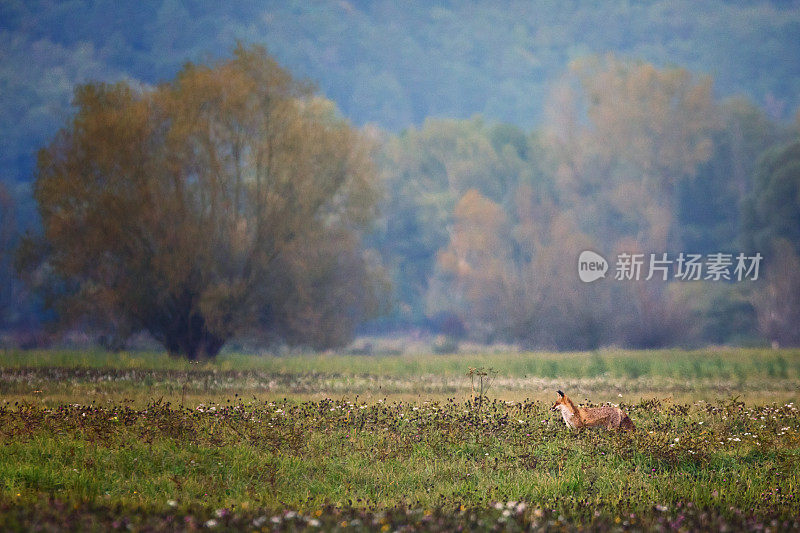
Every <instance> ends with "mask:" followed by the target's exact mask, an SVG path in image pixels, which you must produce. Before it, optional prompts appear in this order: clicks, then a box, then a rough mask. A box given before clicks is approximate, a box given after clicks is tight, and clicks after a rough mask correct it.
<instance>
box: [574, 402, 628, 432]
mask: <svg viewBox="0 0 800 533" xmlns="http://www.w3.org/2000/svg"><path fill="white" fill-rule="evenodd" d="M581 418H582V419H583V423H584V424H585V425H587V426H606V427H609V428H623V429H635V426H634V425H633V421H632V420H631V419H630V418H629V417H628V415H627V414H625V411H623V410H622V409H620V408H619V407H613V406H610V405H607V406H603V407H588V408H584V409H582V412H581Z"/></svg>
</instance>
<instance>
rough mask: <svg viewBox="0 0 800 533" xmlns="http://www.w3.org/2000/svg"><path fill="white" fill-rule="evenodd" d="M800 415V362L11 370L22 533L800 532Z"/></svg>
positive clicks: (1, 423) (33, 359) (0, 414)
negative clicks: (601, 412) (577, 420)
mask: <svg viewBox="0 0 800 533" xmlns="http://www.w3.org/2000/svg"><path fill="white" fill-rule="evenodd" d="M556 389H563V390H564V391H565V392H567V393H568V394H570V395H571V396H572V397H573V399H575V400H576V401H579V402H581V403H585V404H591V405H598V404H601V403H604V402H613V403H619V404H620V406H621V407H623V408H625V409H626V411H627V412H628V413H629V414H630V416H631V418H632V419H633V421H634V422H635V424H636V425H637V430H636V431H635V432H631V433H617V432H607V431H603V430H584V431H571V430H568V429H567V428H566V427H565V425H564V423H563V421H561V419H560V416H558V415H557V414H556V413H553V412H552V411H550V410H549V408H550V405H551V403H552V401H553V399H554V398H555V390H556ZM481 391H482V392H483V395H482V396H481ZM798 404H800V351H799V350H755V349H753V350H745V349H714V350H702V351H678V350H663V351H647V352H644V351H640V352H632V351H617V350H603V351H599V352H592V353H566V354H563V353H561V354H559V353H484V354H480V353H478V354H453V355H385V356H360V355H336V354H322V355H308V356H301V355H295V356H286V357H257V356H250V355H238V354H232V355H224V356H220V357H219V358H218V359H217V360H216V361H213V362H201V363H198V364H193V363H188V362H186V361H183V360H179V359H171V358H169V357H167V356H165V355H163V354H156V353H154V354H139V353H136V354H133V353H130V354H108V353H104V352H97V353H89V352H68V351H42V352H15V351H7V352H2V353H0V440H2V454H0V480H2V481H0V530H36V529H39V530H63V529H72V530H113V529H132V530H140V531H141V530H162V529H170V530H195V529H212V530H225V529H230V530H290V531H295V530H301V531H303V530H308V531H315V530H347V531H355V530H376V531H395V530H403V529H406V530H440V531H451V530H455V529H459V528H463V529H471V530H507V531H517V530H528V529H535V530H538V529H542V530H560V529H567V530H572V529H583V528H586V529H595V530H614V529H617V530H625V529H635V530H641V529H681V530H721V529H724V528H728V529H730V530H755V529H759V528H769V529H770V530H792V529H797V528H800V514H799V513H798V508H800V502H799V501H798V500H799V499H800V414H798Z"/></svg>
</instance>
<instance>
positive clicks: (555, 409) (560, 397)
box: [550, 391, 567, 411]
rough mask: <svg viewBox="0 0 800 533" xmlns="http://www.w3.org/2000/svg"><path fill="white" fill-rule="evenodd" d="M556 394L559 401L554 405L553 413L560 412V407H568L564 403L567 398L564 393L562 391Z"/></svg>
mask: <svg viewBox="0 0 800 533" xmlns="http://www.w3.org/2000/svg"><path fill="white" fill-rule="evenodd" d="M556 392H557V393H558V399H557V400H556V403H554V404H553V407H551V408H550V410H551V411H558V409H559V407H558V406H559V405H566V403H567V402H565V401H564V398H566V396H565V395H564V393H563V392H561V391H556Z"/></svg>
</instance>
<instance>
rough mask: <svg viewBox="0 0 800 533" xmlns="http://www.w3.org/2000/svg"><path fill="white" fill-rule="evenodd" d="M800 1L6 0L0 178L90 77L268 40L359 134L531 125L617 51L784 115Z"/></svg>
mask: <svg viewBox="0 0 800 533" xmlns="http://www.w3.org/2000/svg"><path fill="white" fill-rule="evenodd" d="M797 35H800V5H799V4H798V3H797V2H763V1H751V2H723V1H710V2H703V3H698V2H693V1H679V2H675V1H671V0H670V1H654V2H627V1H620V2H610V3H607V4H606V5H604V6H603V8H602V9H598V8H597V7H596V6H594V5H591V6H590V5H589V4H587V3H581V2H564V1H540V2H534V3H531V2H527V1H512V2H503V3H502V4H498V3H496V2H488V1H485V0H478V1H475V2H436V3H434V2H428V1H424V0H422V1H409V2H402V3H397V2H394V1H390V0H378V1H355V0H354V1H351V2H347V1H340V2H305V1H297V2H284V1H277V2H274V1H262V2H250V3H247V5H246V6H236V7H232V6H231V5H230V4H227V3H216V2H199V1H188V2H180V1H177V0H143V1H141V2H125V3H122V2H113V1H98V2H89V1H85V0H74V1H54V0H31V1H23V0H16V1H14V0H9V1H5V2H3V3H2V4H1V5H0V87H2V89H1V91H2V100H0V116H2V123H0V131H2V138H3V145H2V149H0V175H2V179H3V181H5V182H7V183H8V182H12V183H13V182H18V181H28V180H29V178H30V171H31V169H32V164H33V161H34V156H33V154H34V152H35V150H36V149H37V148H38V147H39V146H41V145H42V144H43V142H44V141H45V140H46V139H47V138H48V137H50V136H51V135H52V134H53V133H54V132H55V130H56V129H57V128H58V127H59V126H60V125H61V124H62V122H63V120H64V119H65V117H66V116H67V115H68V112H69V111H68V103H69V101H70V98H71V94H72V88H73V87H74V85H75V84H76V83H79V82H83V81H85V80H87V79H105V80H110V79H119V78H131V79H134V80H140V81H141V82H143V83H148V84H152V83H156V82H158V81H159V80H162V79H168V78H169V77H171V76H173V75H174V74H175V72H177V70H178V69H179V68H180V66H181V65H182V64H183V63H184V62H185V61H187V60H203V59H204V58H207V57H208V56H209V55H212V56H216V55H221V54H225V53H227V52H229V51H230V49H231V48H232V46H233V44H234V43H235V41H236V40H242V41H244V42H256V43H264V44H266V45H267V46H268V48H269V50H270V51H271V52H272V53H273V54H274V55H275V56H276V57H277V58H278V59H279V60H280V61H281V62H282V63H283V64H285V65H286V66H288V67H289V68H290V69H292V70H293V71H294V72H295V73H296V74H299V75H302V76H306V77H308V78H309V79H311V80H313V81H315V82H316V83H318V84H319V86H320V88H321V89H322V91H323V92H324V93H325V94H326V95H327V96H328V97H329V98H331V99H333V100H334V101H335V102H337V104H338V105H339V107H340V108H341V109H342V111H343V112H344V114H345V115H346V116H348V117H349V118H351V119H352V120H353V121H354V122H356V123H358V124H363V123H367V122H374V123H377V124H378V125H379V126H381V127H382V128H385V129H389V130H393V131H399V130H401V129H402V128H404V127H406V126H409V125H412V124H420V123H421V122H422V121H423V120H424V119H425V118H426V117H429V116H447V117H460V118H465V117H469V116H472V115H474V114H477V113H480V114H482V115H484V116H485V117H486V118H488V119H494V120H499V121H503V122H511V123H514V124H516V125H518V126H521V127H524V128H529V127H532V126H534V125H536V124H537V123H538V122H539V120H540V117H541V110H542V104H543V100H544V99H545V96H546V94H547V92H548V87H549V85H550V84H551V83H552V81H553V80H554V79H555V78H557V77H558V76H559V75H560V74H561V73H562V72H563V70H564V68H565V66H566V65H567V64H568V62H569V61H570V60H572V59H574V58H577V57H581V56H584V55H587V54H592V53H603V52H606V51H614V52H616V53H617V54H618V55H622V56H627V57H635V58H640V59H643V60H646V61H650V62H653V63H655V64H656V65H680V66H683V67H686V68H688V69H690V70H692V71H695V72H706V73H709V74H711V75H712V76H713V77H714V80H715V83H716V85H715V87H716V90H717V92H718V94H720V95H729V94H734V93H745V94H747V95H748V96H749V97H750V98H751V99H753V100H754V101H755V102H756V103H758V104H759V105H761V106H763V107H765V108H766V109H767V111H768V112H769V113H770V114H772V115H773V116H775V117H776V118H777V117H788V116H791V115H793V114H794V112H795V110H796V109H797V106H798V98H800V96H798V95H800V47H798V46H797Z"/></svg>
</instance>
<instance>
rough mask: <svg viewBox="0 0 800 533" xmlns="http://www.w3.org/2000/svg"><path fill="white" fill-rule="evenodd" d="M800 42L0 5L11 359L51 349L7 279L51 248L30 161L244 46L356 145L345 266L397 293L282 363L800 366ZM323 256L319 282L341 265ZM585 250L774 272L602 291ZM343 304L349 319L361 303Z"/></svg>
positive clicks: (705, 28)
mask: <svg viewBox="0 0 800 533" xmlns="http://www.w3.org/2000/svg"><path fill="white" fill-rule="evenodd" d="M797 35H800V3H798V2H777V1H772V2H770V1H755V0H753V1H748V2H725V1H722V0H717V1H711V2H704V3H701V4H699V3H697V2H691V1H677V2H675V1H667V0H662V1H651V2H636V3H632V2H624V1H620V2H610V3H608V4H607V5H604V6H603V8H602V9H600V8H598V7H596V6H595V5H593V4H590V3H578V2H549V1H542V2H534V3H531V2H522V1H519V2H517V1H513V2H506V3H503V4H502V5H498V4H497V3H493V2H488V1H482V0H480V1H476V2H433V3H432V2H424V1H411V2H404V3H396V2H391V1H388V0H386V1H382V0H379V1H364V2H361V1H355V0H351V1H349V2H348V1H341V2H301V1H298V2H252V3H248V4H247V6H238V7H231V6H229V5H226V4H224V3H221V4H220V3H212V4H208V3H205V2H181V1H177V0H152V1H142V2H136V3H125V4H122V3H118V2H106V1H100V2H89V1H84V0H75V1H64V2H57V1H45V0H41V1H21V0H19V1H14V0H10V1H6V2H3V3H2V4H0V87H2V93H1V94H2V99H0V117H2V119H0V120H2V123H0V130H2V139H3V141H2V149H0V177H1V178H2V181H1V182H0V221H2V231H0V282H1V283H2V285H1V287H0V288H1V289H2V290H1V291H0V330H3V331H6V332H7V334H6V335H5V337H4V340H3V343H5V344H21V345H31V346H33V345H37V344H41V343H44V342H47V341H48V339H49V335H48V334H46V333H44V332H43V330H42V324H43V323H48V322H51V321H52V320H53V319H54V318H56V316H55V313H56V311H55V310H54V308H50V307H48V306H46V305H44V304H45V303H46V301H45V300H46V299H47V296H46V295H44V294H42V292H41V291H40V290H35V288H36V287H37V286H39V287H40V286H41V285H42V283H41V281H42V280H41V279H38V280H31V279H28V280H27V283H23V282H22V281H21V280H19V279H18V276H17V275H16V273H15V268H14V262H15V257H16V258H17V263H19V262H20V260H19V256H20V254H17V252H16V250H18V248H19V243H20V239H21V236H22V235H23V233H24V232H26V231H28V232H31V234H38V233H40V232H41V231H42V229H41V224H42V222H41V219H40V217H39V214H38V210H37V205H36V201H35V200H34V195H33V185H32V184H33V182H34V176H35V175H36V174H37V171H36V153H37V151H38V150H39V149H41V148H42V147H44V146H46V145H47V144H48V143H50V142H51V141H52V139H53V138H54V137H55V135H56V133H57V131H58V130H59V128H62V127H64V125H65V124H67V123H68V122H69V121H70V120H71V118H72V117H73V116H74V114H75V112H76V107H74V105H73V104H74V102H75V101H74V100H73V98H74V95H75V92H74V91H75V88H76V87H77V86H79V85H80V84H83V83H86V82H90V81H98V82H118V81H124V82H125V84H126V85H127V86H129V87H131V88H132V90H136V91H142V92H147V91H150V90H153V89H154V88H155V87H157V86H158V84H159V83H161V82H164V81H166V80H171V79H173V78H174V77H175V76H176V74H178V72H179V71H180V70H181V69H182V68H183V67H184V65H185V64H186V63H187V61H192V62H196V63H205V64H208V63H211V62H214V61H216V60H217V59H218V58H221V57H229V56H230V53H231V50H233V48H234V47H235V46H236V43H237V42H242V43H255V44H264V45H265V46H266V47H267V50H268V52H269V53H270V54H271V55H272V56H273V57H274V58H275V59H276V60H277V61H278V62H279V63H280V64H281V65H283V66H284V67H286V68H287V69H288V70H289V71H291V73H292V74H293V75H294V76H297V77H300V78H307V79H309V80H312V81H313V82H314V83H315V84H317V85H318V87H319V92H320V93H321V94H322V95H324V97H325V98H327V99H329V100H330V101H331V102H333V103H335V105H336V107H337V108H338V111H336V112H335V113H336V114H337V116H341V117H343V118H344V119H346V120H348V121H350V122H351V123H352V124H354V125H355V126H356V127H359V128H361V129H362V130H363V134H364V135H365V137H367V138H369V139H370V141H371V142H372V143H373V144H374V148H373V159H374V161H375V164H376V169H377V178H378V180H379V182H380V185H381V187H382V190H383V193H382V197H381V199H380V200H379V201H378V202H377V206H376V207H377V209H376V214H375V217H374V219H373V220H372V222H371V224H370V226H369V227H368V228H366V229H363V230H359V232H360V233H359V235H360V236H359V237H358V239H355V240H352V239H351V240H348V241H347V244H346V245H345V244H344V240H342V241H340V242H341V243H342V245H343V246H345V247H346V248H347V250H348V251H347V256H348V257H354V255H353V254H355V253H356V252H358V253H360V254H361V255H362V258H361V259H359V260H358V261H355V260H354V262H353V264H356V263H357V264H359V265H372V266H370V267H369V268H370V269H372V271H377V270H380V271H385V275H386V277H387V278H388V281H389V282H390V285H391V290H390V291H389V292H390V293H391V296H390V297H387V298H385V300H386V301H385V302H384V303H383V305H379V306H378V307H381V308H382V309H383V316H382V317H380V318H378V319H376V320H371V321H369V322H366V323H364V322H363V321H362V322H361V323H360V325H359V324H358V323H355V322H354V321H353V320H348V321H346V325H345V326H343V327H344V329H345V331H337V332H336V334H335V341H332V340H327V341H326V340H325V339H326V338H328V337H326V335H317V336H316V339H317V340H314V341H309V336H308V335H294V336H293V335H289V334H286V335H284V339H283V340H284V341H285V342H289V343H294V344H304V345H313V346H315V347H317V348H324V347H326V346H328V345H341V344H343V343H345V342H346V340H348V339H351V338H352V336H353V335H354V334H355V333H356V332H358V331H362V332H369V333H386V332H391V331H398V330H401V331H412V330H413V331H427V332H432V333H434V334H441V335H443V336H444V337H445V338H447V339H449V340H452V341H453V342H452V343H451V344H448V346H455V345H456V344H455V343H456V342H457V341H459V340H461V339H469V340H473V341H478V342H486V343H493V342H511V343H519V344H521V345H523V346H526V347H541V348H559V349H590V348H595V347H598V346H604V345H624V346H631V347H654V346H663V345H698V344H706V343H714V344H722V343H731V344H750V343H771V342H776V343H778V344H780V345H786V344H790V345H797V344H800V337H798V335H800V333H798V330H797V328H796V326H795V325H796V324H797V323H800V131H799V129H800V113H798V108H800V46H798V45H797ZM342 239H344V238H342ZM359 241H363V242H359ZM317 242H318V243H319V245H320V250H321V252H320V254H321V255H320V254H317V256H316V257H310V256H309V257H307V258H306V259H305V260H304V261H303V262H302V264H303V265H307V264H308V262H309V261H311V262H313V261H319V260H321V257H322V256H325V257H328V256H330V254H331V253H333V250H330V248H332V247H334V244H335V242H336V241H335V240H330V239H325V238H321V239H318V241H317ZM323 244H324V245H323ZM326 246H327V252H325V250H326ZM354 247H355V248H354ZM358 247H360V251H359V250H356V248H358ZM307 249H308V250H307V253H310V252H309V250H310V247H307ZM586 249H590V250H595V251H597V252H599V253H601V254H602V255H604V256H605V257H606V258H608V259H609V260H610V262H612V265H611V269H612V270H613V257H615V256H616V255H617V254H619V253H622V252H626V253H644V254H650V253H657V254H660V253H669V254H671V256H676V255H677V254H679V253H680V252H687V253H696V254H703V255H708V254H713V253H718V252H723V253H730V254H736V253H738V252H745V253H748V254H750V253H755V252H760V253H761V254H762V255H763V256H764V257H765V260H764V264H763V265H762V266H763V269H762V272H761V276H760V278H759V279H758V280H757V281H743V282H736V283H733V282H731V283H726V282H719V281H706V280H702V279H701V280H699V281H680V282H678V281H657V280H650V281H647V282H644V281H639V282H634V281H631V282H623V281H613V280H610V279H606V280H603V281H599V282H597V283H592V284H583V283H581V282H580V281H579V279H578V277H577V273H576V262H577V256H578V254H579V253H580V251H582V250H586ZM28 252H30V250H28ZM22 255H24V254H22ZM376 265H380V266H379V267H378V266H376ZM17 266H20V265H17ZM22 266H23V271H24V270H25V265H24V264H23V265H22ZM40 266H41V265H40ZM358 268H360V269H362V271H363V269H364V268H367V267H365V266H361V267H358ZM356 270H358V269H356ZM31 273H32V270H30V269H29V270H28V271H27V274H29V276H28V277H29V278H30V277H31V276H30V274H31ZM611 274H613V272H611ZM46 275H47V272H46V271H45V269H42V268H39V269H38V270H36V276H34V277H37V276H38V277H39V278H41V277H42V276H46ZM23 277H24V276H23ZM323 282H324V280H318V282H317V283H315V284H313V286H314V287H317V288H319V287H320V286H321V284H322V283H323ZM37 283H38V285H37ZM343 286H344V285H343ZM348 290H356V291H357V290H360V289H358V287H356V286H351V287H350V288H349V289H348ZM325 294H327V296H326V298H328V300H327V302H328V303H326V306H327V308H328V309H329V310H331V311H330V312H333V311H332V310H334V309H335V302H336V299H337V298H341V297H342V293H341V292H336V291H330V292H326V293H325ZM306 298H308V295H306ZM365 299H367V298H365ZM310 307H313V306H309V305H308V304H306V308H310ZM305 324H307V327H308V328H314V327H316V326H314V323H313V322H305ZM300 329H302V328H300ZM297 330H298V328H295V329H294V330H293V331H297Z"/></svg>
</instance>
